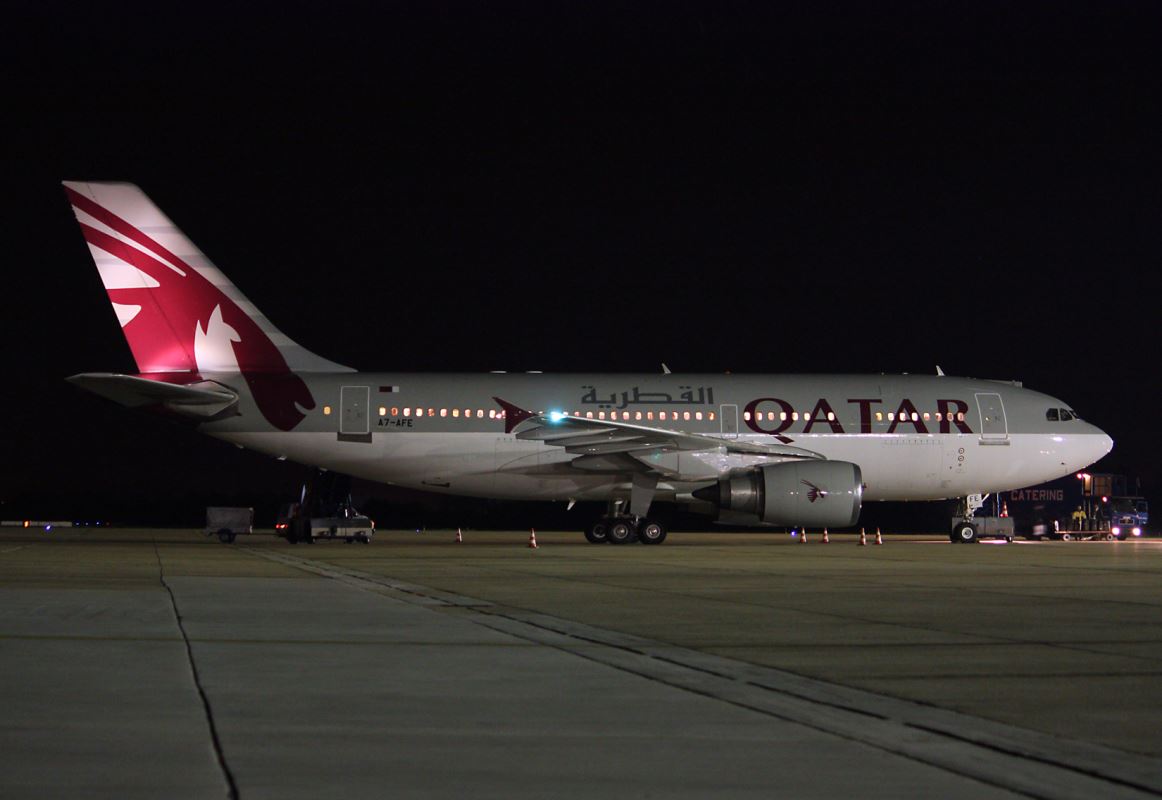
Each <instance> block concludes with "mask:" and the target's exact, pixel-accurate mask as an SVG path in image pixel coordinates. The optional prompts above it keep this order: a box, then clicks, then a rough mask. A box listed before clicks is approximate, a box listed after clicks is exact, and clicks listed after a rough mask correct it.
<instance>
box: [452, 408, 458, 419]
mask: <svg viewBox="0 0 1162 800" xmlns="http://www.w3.org/2000/svg"><path fill="white" fill-rule="evenodd" d="M452 416H453V417H459V416H460V409H458V408H453V409H452Z"/></svg>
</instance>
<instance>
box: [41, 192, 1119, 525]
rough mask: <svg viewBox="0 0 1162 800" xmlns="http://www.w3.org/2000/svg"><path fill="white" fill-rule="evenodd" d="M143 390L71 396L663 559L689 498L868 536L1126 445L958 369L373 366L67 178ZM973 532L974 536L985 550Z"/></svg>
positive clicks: (734, 517) (108, 197)
mask: <svg viewBox="0 0 1162 800" xmlns="http://www.w3.org/2000/svg"><path fill="white" fill-rule="evenodd" d="M64 187H65V192H66V194H67V196H68V199H69V202H70V203H71V204H72V208H73V211H74V213H75V215H76V218H77V221H78V223H79V224H80V227H81V231H82V233H83V235H84V239H85V241H86V243H87V244H88V246H89V251H90V253H91V254H92V257H93V260H94V262H95V263H96V266H97V270H98V272H99V273H100V275H101V280H102V282H103V284H104V286H105V289H106V292H107V294H108V297H109V301H110V302H111V304H112V306H113V311H114V313H115V314H116V316H117V319H118V321H119V322H120V324H121V329H122V333H123V334H124V336H125V339H126V340H127V342H128V344H129V347H130V349H131V351H132V354H133V358H134V360H135V362H136V366H137V370H138V372H137V373H136V374H114V373H83V374H80V375H74V376H72V377H71V378H69V379H68V380H70V381H71V382H72V383H74V384H76V385H78V386H80V387H83V388H84V389H87V390H89V391H91V392H94V393H96V394H98V395H101V396H103V397H106V398H109V399H111V400H113V401H116V402H118V403H120V404H122V405H124V406H128V407H130V408H141V409H149V410H153V411H158V412H161V413H165V414H170V415H174V416H177V417H181V418H184V419H186V420H189V421H192V422H193V423H195V424H196V427H197V428H198V430H199V431H201V432H202V433H206V434H208V435H210V436H213V437H216V438H218V439H221V440H224V441H227V442H231V443H233V444H235V445H238V446H241V447H244V448H249V449H251V450H255V451H258V452H261V453H266V454H269V455H271V456H276V457H279V458H287V459H291V460H293V461H296V462H300V463H302V464H306V465H310V466H314V467H318V468H321V469H325V470H329V471H332V472H338V473H343V474H346V475H350V476H355V477H359V478H364V479H368V480H371V481H376V482H381V483H384V484H391V485H397V486H403V487H409V488H413V489H420V490H426V491H429V492H437V493H443V494H454V495H465V496H473V497H486V498H496V499H513V500H551V501H561V502H568V503H569V506H570V507H572V505H573V503H575V502H577V501H594V500H596V501H603V502H605V503H606V511H605V513H603V514H602V515H601V516H599V517H598V518H597V519H595V520H593V521H592V522H591V523H590V524H588V526H587V527H586V529H585V531H584V533H585V537H586V538H587V539H588V540H589V541H590V542H593V543H602V542H609V543H614V544H623V543H625V542H629V541H633V540H637V541H640V542H642V543H644V544H657V543H660V542H662V541H663V540H664V539H665V538H666V533H667V531H666V529H665V526H664V525H662V524H661V523H660V522H659V521H658V520H657V519H655V518H653V517H651V516H650V509H651V508H654V507H655V504H657V503H676V504H679V505H681V506H683V507H686V508H687V509H690V510H694V511H701V512H705V513H707V514H709V515H711V516H716V517H717V519H718V521H719V522H722V523H725V524H736V525H778V526H815V527H830V528H844V527H851V526H854V525H855V524H856V523H857V521H858V519H859V515H860V510H861V508H862V504H863V503H865V502H869V501H882V500H939V499H949V498H963V501H964V502H965V503H966V505H967V507H968V510H969V512H970V514H969V516H970V517H971V511H972V510H973V509H975V508H977V507H979V505H980V501H981V497H982V496H986V495H987V494H988V493H992V492H999V491H1006V490H1010V489H1017V488H1021V487H1024V486H1030V485H1034V484H1039V483H1043V482H1045V481H1049V480H1052V479H1054V478H1058V477H1060V476H1062V475H1067V474H1070V473H1074V472H1076V471H1078V470H1080V469H1083V468H1084V467H1086V466H1088V465H1090V464H1091V463H1093V462H1095V461H1097V460H1098V459H1100V458H1101V457H1102V456H1104V455H1105V454H1106V453H1108V452H1109V451H1110V450H1111V449H1112V447H1113V440H1112V439H1111V438H1110V437H1109V436H1107V435H1106V434H1105V433H1104V432H1103V431H1101V430H1100V429H1099V428H1097V427H1096V426H1094V425H1092V424H1090V423H1088V422H1085V421H1083V420H1081V419H1080V417H1078V415H1077V413H1076V412H1075V411H1073V409H1072V408H1071V407H1070V406H1069V404H1067V403H1065V402H1063V401H1061V400H1058V399H1056V398H1053V397H1050V396H1048V395H1045V394H1041V393H1039V392H1035V391H1032V390H1030V389H1026V388H1024V387H1023V386H1022V385H1021V384H1020V383H1019V382H1013V381H995V380H979V379H975V378H957V377H951V376H947V375H944V374H943V372H942V371H940V370H939V369H938V370H937V372H938V374H936V375H734V374H675V373H671V372H670V371H669V370H668V369H666V368H663V371H662V372H659V373H657V374H651V375H628V374H544V373H489V374H415V373H395V372H376V373H367V372H357V371H355V370H354V369H352V368H350V367H346V366H343V365H341V364H338V363H336V362H333V361H330V360H327V359H325V358H323V357H321V356H318V355H315V354H314V353H312V352H310V351H308V350H306V349H305V348H303V347H302V346H300V345H299V344H297V343H295V342H293V341H292V340H291V339H290V338H289V337H287V336H286V335H285V334H283V333H282V332H280V331H279V330H278V329H277V328H276V327H275V326H274V325H273V324H272V323H271V322H270V320H269V319H267V317H266V316H265V315H264V314H263V313H262V312H261V311H259V310H258V308H257V307H255V306H254V304H253V303H251V302H250V301H249V300H247V299H246V297H245V296H244V295H243V294H242V293H241V292H240V291H239V290H238V289H237V287H235V285H234V284H233V283H232V282H231V281H230V279H229V278H227V277H226V276H225V274H223V273H222V271H221V270H219V269H218V268H217V267H215V266H214V265H213V263H211V262H210V260H209V259H208V258H207V257H206V256H205V255H204V254H203V253H202V251H201V250H199V249H198V247H196V246H195V245H194V244H193V243H192V242H191V241H190V240H189V239H188V238H186V236H185V235H184V234H183V233H182V232H181V231H180V230H179V229H178V228H177V226H175V225H174V224H173V222H171V221H170V220H169V219H168V218H167V217H166V216H165V214H163V213H162V211H161V210H159V209H158V208H157V206H155V205H154V204H153V202H152V201H150V199H149V198H148V197H147V196H146V194H145V193H144V192H143V191H142V190H141V189H139V188H138V187H137V186H135V185H133V184H130V183H113V182H74V181H66V182H64ZM975 538H976V531H975V528H973V527H972V526H971V525H968V526H962V528H961V529H958V530H957V531H956V532H954V534H953V540H954V541H957V540H959V541H966V542H969V541H973V540H974V539H975Z"/></svg>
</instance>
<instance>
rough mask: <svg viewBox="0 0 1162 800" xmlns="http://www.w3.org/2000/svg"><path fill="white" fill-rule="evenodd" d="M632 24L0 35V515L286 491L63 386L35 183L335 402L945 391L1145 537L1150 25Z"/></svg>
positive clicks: (61, 343) (369, 25) (984, 12)
mask: <svg viewBox="0 0 1162 800" xmlns="http://www.w3.org/2000/svg"><path fill="white" fill-rule="evenodd" d="M626 5H627V6H628V7H618V6H605V5H600V4H588V3H584V4H582V3H563V4H562V3H554V4H536V3H524V4H522V3H488V4H479V3H429V2H425V3H402V4H391V3H376V4H368V5H340V6H335V7H327V9H326V10H324V9H323V7H322V6H318V5H317V4H306V3H302V4H296V3H285V2H283V3H271V4H262V5H249V4H247V5H245V6H240V8H229V9H227V8H226V7H224V6H223V7H214V6H210V7H209V8H210V10H207V8H206V7H203V5H202V4H198V5H197V6H190V7H189V8H190V11H189V13H188V15H186V16H177V15H176V14H177V12H175V11H174V10H173V9H168V8H166V7H165V6H164V5H162V6H159V5H158V4H150V5H135V4H132V3H130V4H125V5H121V4H119V5H118V6H117V7H116V10H115V11H114V10H112V9H111V8H110V7H106V6H94V7H92V8H89V9H84V10H78V9H77V8H76V7H74V5H73V4H63V3H61V4H54V3H48V4H45V3H16V4H15V5H14V6H13V7H12V9H11V10H10V11H9V12H7V13H8V14H9V16H8V18H7V19H6V28H7V30H6V36H5V39H6V42H5V46H4V56H3V58H4V63H5V68H4V72H5V76H6V79H5V99H6V102H5V106H6V107H5V115H4V116H5V125H4V127H5V129H6V131H7V133H8V134H9V141H8V144H7V146H6V147H5V159H4V162H5V165H6V169H5V181H4V189H5V191H4V194H5V196H6V198H5V199H6V205H7V206H8V208H9V211H8V213H7V214H6V215H5V218H6V219H7V221H8V224H7V225H6V226H5V233H6V236H5V241H6V243H7V245H8V247H9V252H8V254H7V258H6V259H5V263H4V267H3V270H4V272H3V274H4V278H5V280H4V286H5V291H4V297H5V302H4V315H3V326H4V327H3V333H4V342H5V345H4V350H3V353H4V367H5V376H6V377H5V381H4V384H5V386H4V388H5V390H4V392H3V398H4V399H3V403H4V406H3V415H2V418H0V426H2V428H0V437H2V438H0V441H2V442H3V445H2V446H3V448H4V453H5V458H3V459H2V460H0V461H2V467H0V469H3V475H2V476H0V518H11V517H19V516H25V515H34V516H49V517H52V516H79V515H89V516H105V517H109V516H120V517H121V518H128V517H129V516H132V515H131V514H129V513H127V511H126V509H127V508H150V509H156V510H151V512H150V514H149V515H146V516H150V515H152V516H153V517H154V518H158V517H164V511H163V509H166V508H190V507H194V506H197V505H199V504H203V505H204V504H205V503H207V502H221V501H238V500H245V499H246V497H248V496H250V495H254V496H259V495H263V496H266V495H269V496H275V495H286V494H287V493H291V494H293V493H294V492H295V486H296V485H297V483H298V482H299V481H300V480H301V478H302V476H303V475H304V470H303V468H301V467H299V466H296V465H293V464H285V463H283V464H280V463H277V462H274V461H273V460H271V459H269V458H266V457H264V456H259V455H256V454H253V453H246V452H243V451H239V450H237V449H235V448H233V447H231V446H228V445H225V444H222V443H219V442H216V441H214V440H211V439H208V438H206V437H201V436H198V435H196V434H194V433H192V432H190V431H189V430H186V429H184V428H182V427H181V426H178V425H175V424H173V423H170V422H165V421H162V420H159V419H155V418H152V417H150V416H148V415H138V414H133V413H131V412H128V411H126V410H124V409H121V408H119V407H117V406H115V405H113V404H111V403H108V402H106V401H103V400H101V399H99V398H97V397H94V396H90V395H88V394H86V393H84V392H82V391H79V390H77V389H74V388H73V387H71V386H69V385H68V384H66V383H65V382H64V378H65V377H66V376H68V375H71V374H74V373H77V372H83V371H126V372H132V371H134V366H133V362H132V360H131V358H130V356H129V351H128V348H127V347H126V345H125V343H124V340H123V339H122V337H121V334H120V331H119V329H118V326H117V322H116V320H115V318H114V315H113V312H112V310H111V308H110V306H109V304H108V302H107V300H106V298H105V295H104V291H103V289H102V287H101V285H100V282H99V279H98V276H97V273H96V270H95V269H94V267H93V265H92V262H91V260H90V258H89V255H88V252H87V249H86V248H85V246H84V243H83V241H82V239H81V236H80V234H79V232H78V230H77V227H76V224H75V222H74V221H73V218H72V214H71V211H70V209H69V206H68V203H67V202H66V201H65V198H64V195H63V192H62V190H61V188H60V185H59V182H60V181H61V180H62V179H81V180H85V179H90V180H127V181H132V182H134V183H137V184H139V185H140V186H142V188H144V189H145V190H146V191H147V192H148V193H149V194H150V196H151V197H152V198H153V199H154V200H155V202H157V203H158V205H160V206H161V207H162V208H163V209H164V210H165V211H166V212H167V214H168V215H169V216H170V217H171V218H172V219H173V220H174V221H175V222H176V223H177V224H178V225H180V226H181V227H182V228H183V230H184V231H185V232H186V233H187V234H188V235H189V236H190V238H192V239H193V240H194V241H195V242H197V243H198V244H199V245H200V246H201V248H202V249H203V250H204V251H205V252H206V253H207V254H208V255H209V256H210V258H212V259H213V260H214V261H215V263H216V264H217V265H218V266H219V267H221V268H222V269H223V270H224V271H225V272H226V273H227V274H228V275H229V276H230V277H231V278H232V279H233V280H234V282H235V283H236V284H237V285H238V287H239V288H240V289H241V290H242V291H243V292H245V293H246V294H247V295H248V297H249V298H250V299H251V300H252V301H254V302H255V303H256V304H257V305H258V306H259V307H260V308H262V309H263V310H264V311H265V312H266V314H267V315H268V316H269V317H270V318H271V320H272V321H273V322H274V323H275V324H276V325H278V326H279V327H280V328H281V329H282V330H283V331H284V332H286V333H287V334H288V335H290V336H291V337H292V338H293V339H295V340H297V341H299V342H300V343H302V344H303V345H305V346H306V347H308V348H309V349H311V350H314V351H316V352H318V353H320V354H321V355H324V356H326V357H328V358H331V359H334V360H336V361H339V362H341V363H346V364H350V365H352V366H355V367H357V368H360V369H380V370H401V371H402V370H409V371H410V370H416V371H428V370H431V371H446V370H447V371H461V370H464V371H486V370H491V369H507V370H529V369H539V370H545V371H554V372H557V371H561V372H565V371H581V370H585V371H611V372H647V373H650V372H655V371H658V370H659V369H660V363H661V362H662V361H665V362H666V363H667V364H669V365H670V367H671V368H672V369H674V370H675V371H708V372H713V371H723V370H731V371H734V372H772V373H774V372H872V373H878V372H889V373H897V372H911V373H930V372H933V371H934V370H935V367H936V365H937V364H939V365H941V366H942V367H943V368H944V370H945V371H946V372H947V373H949V374H959V375H971V376H977V377H994V378H1004V379H1018V380H1022V381H1024V382H1025V384H1026V385H1027V386H1030V387H1032V388H1036V389H1039V390H1041V391H1044V392H1047V393H1049V394H1052V395H1055V396H1058V397H1061V398H1063V399H1064V400H1066V401H1067V402H1069V403H1070V404H1071V405H1072V406H1073V407H1074V408H1076V409H1077V410H1078V411H1079V412H1080V413H1081V414H1082V416H1083V417H1085V418H1086V419H1088V420H1090V421H1092V422H1094V423H1096V424H1097V425H1099V426H1100V427H1102V428H1103V429H1105V430H1106V431H1108V432H1109V433H1110V434H1111V435H1112V436H1113V437H1114V439H1115V441H1116V445H1115V449H1114V452H1113V453H1112V455H1111V456H1109V457H1108V458H1107V459H1105V460H1104V461H1103V462H1102V463H1101V464H1100V465H1099V469H1103V470H1106V471H1114V472H1127V473H1130V474H1132V475H1140V476H1141V478H1142V481H1143V484H1144V486H1143V488H1144V490H1145V492H1146V494H1147V496H1150V497H1152V498H1153V499H1154V500H1155V501H1156V502H1158V503H1162V493H1159V486H1162V471H1160V470H1159V467H1158V466H1157V458H1156V453H1157V451H1158V446H1159V444H1162V442H1160V438H1162V437H1160V436H1159V434H1158V425H1159V422H1158V415H1157V413H1156V408H1157V405H1158V398H1159V392H1158V389H1157V388H1156V384H1157V380H1158V378H1157V376H1158V374H1159V365H1160V364H1159V362H1160V358H1159V352H1158V350H1159V344H1160V342H1159V336H1158V332H1157V331H1158V323H1157V319H1158V308H1159V301H1158V298H1159V289H1160V288H1162V286H1160V283H1162V282H1160V280H1159V277H1158V270H1159V267H1160V266H1162V258H1160V256H1162V196H1160V192H1162V155H1160V152H1162V126H1160V124H1159V123H1160V120H1162V114H1160V111H1159V103H1160V102H1162V96H1160V85H1162V84H1160V78H1162V6H1160V5H1159V4H1157V3H1153V2H1141V3H1117V2H1115V3H1093V4H1089V5H1077V4H1062V3H1046V4H1024V3H1022V4H1007V3H917V4H906V3H895V4H880V3H874V4H872V3H840V4H832V5H829V6H824V7H816V4H773V5H768V4H756V5H754V6H749V5H723V4H711V3H708V4H705V5H692V4H685V3H643V2H635V3H631V4H626ZM158 521H163V520H160V519H158Z"/></svg>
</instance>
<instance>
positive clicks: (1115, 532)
mask: <svg viewBox="0 0 1162 800" xmlns="http://www.w3.org/2000/svg"><path fill="white" fill-rule="evenodd" d="M1110 533H1112V534H1113V535H1114V536H1121V535H1122V529H1121V528H1119V527H1118V526H1117V525H1115V526H1113V527H1112V528H1110Z"/></svg>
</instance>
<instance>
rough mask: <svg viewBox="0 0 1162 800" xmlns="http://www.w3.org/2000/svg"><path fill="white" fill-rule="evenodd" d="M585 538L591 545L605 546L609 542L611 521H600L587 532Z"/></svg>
mask: <svg viewBox="0 0 1162 800" xmlns="http://www.w3.org/2000/svg"><path fill="white" fill-rule="evenodd" d="M585 538H586V539H587V540H588V541H589V543H590V544H604V543H605V542H608V541H609V520H606V519H599V520H597V522H594V523H593V524H592V525H590V526H589V527H588V528H587V529H586V530H585Z"/></svg>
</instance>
